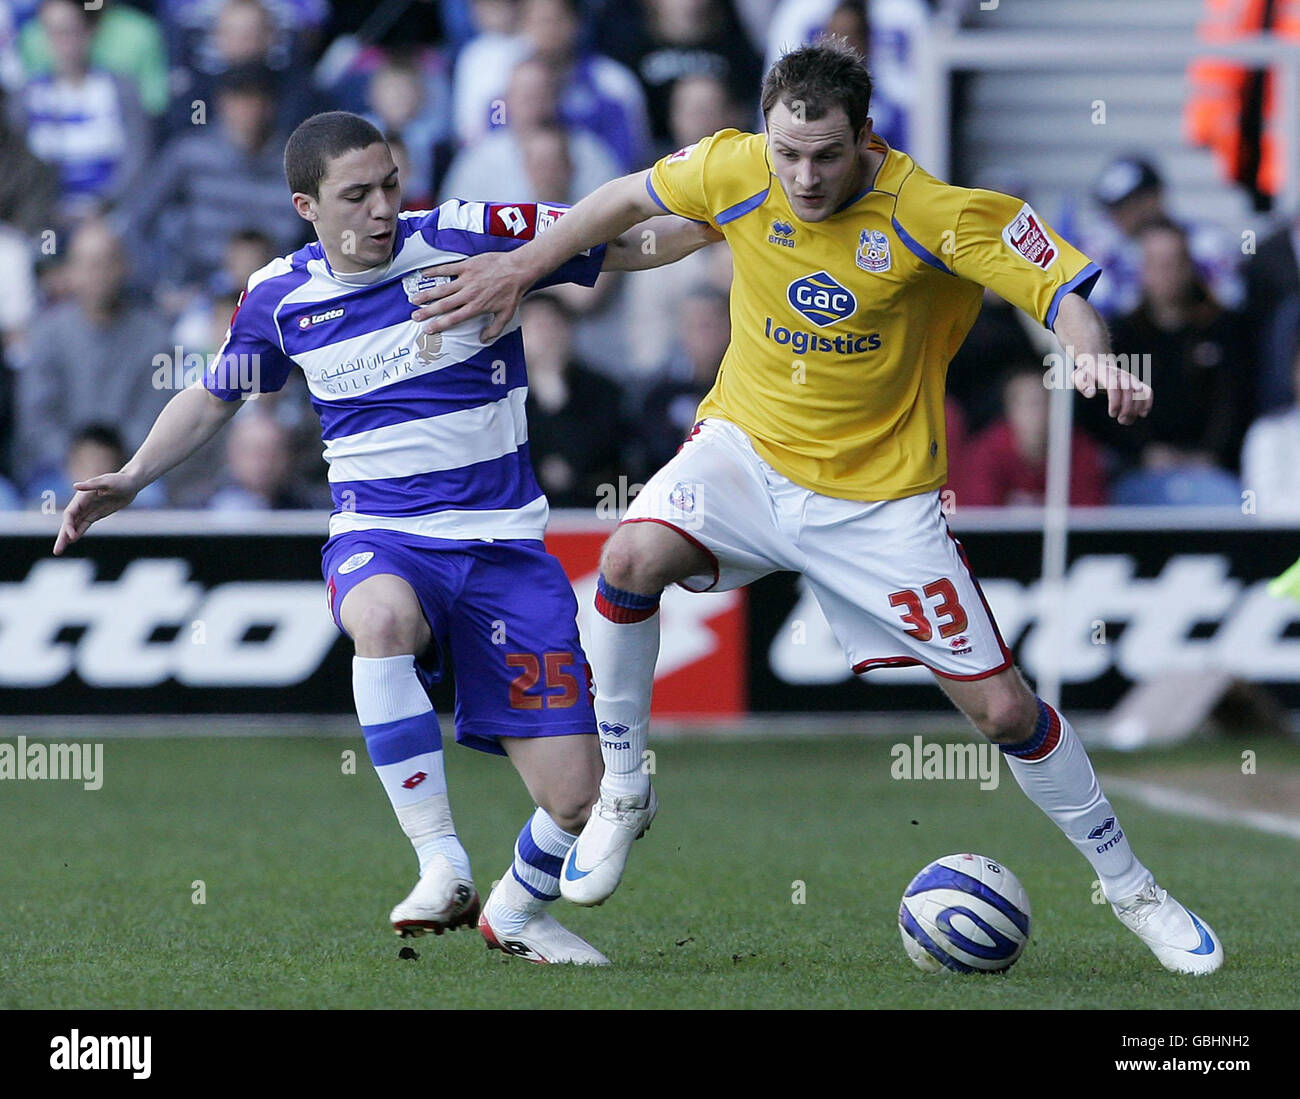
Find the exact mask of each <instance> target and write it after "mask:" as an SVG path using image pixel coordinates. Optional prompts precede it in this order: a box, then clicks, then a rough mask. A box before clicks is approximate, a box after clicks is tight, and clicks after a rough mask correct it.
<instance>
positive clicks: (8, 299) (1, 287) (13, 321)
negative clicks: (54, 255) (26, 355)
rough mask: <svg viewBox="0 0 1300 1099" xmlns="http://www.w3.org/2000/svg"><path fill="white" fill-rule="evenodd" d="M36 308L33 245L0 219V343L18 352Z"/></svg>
mask: <svg viewBox="0 0 1300 1099" xmlns="http://www.w3.org/2000/svg"><path fill="white" fill-rule="evenodd" d="M35 312H36V276H35V273H34V271H33V267H32V246H31V244H30V243H28V241H27V238H25V237H24V236H23V235H22V234H21V233H20V232H18V230H16V229H11V228H10V227H9V226H7V225H5V224H3V223H0V346H2V347H4V348H5V349H6V350H8V351H10V352H18V353H21V349H22V346H23V344H24V342H25V340H26V336H27V329H28V326H29V325H30V324H31V322H32V317H33V316H34V315H35Z"/></svg>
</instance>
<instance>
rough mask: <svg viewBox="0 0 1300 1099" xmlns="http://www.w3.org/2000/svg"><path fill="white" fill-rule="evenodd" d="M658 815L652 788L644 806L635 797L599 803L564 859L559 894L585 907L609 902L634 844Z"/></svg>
mask: <svg viewBox="0 0 1300 1099" xmlns="http://www.w3.org/2000/svg"><path fill="white" fill-rule="evenodd" d="M657 812H659V796H658V795H657V794H656V793H655V791H654V787H653V786H652V787H650V796H649V797H648V798H647V799H646V800H645V802H644V803H643V802H641V800H640V799H639V798H637V797H636V795H629V796H628V797H621V798H614V799H613V800H612V801H606V800H605V799H604V798H603V797H602V798H601V799H600V800H598V801H597V802H596V804H595V807H594V808H593V809H592V811H591V817H590V818H589V819H588V820H587V824H586V826H585V827H584V828H583V829H582V833H581V834H580V835H579V836H578V842H577V843H575V844H574V845H573V846H572V847H571V848H569V853H568V855H566V856H565V858H564V866H563V867H562V868H561V870H560V895H561V896H562V897H564V899H565V900H566V901H571V902H573V903H574V904H580V905H585V906H590V905H594V904H603V903H604V902H605V901H606V900H608V899H609V897H610V894H612V893H613V892H614V890H615V889H617V888H618V883H619V882H620V881H621V880H622V878H623V869H624V867H626V866H627V856H628V853H629V850H630V849H631V847H632V844H633V842H634V841H635V840H639V839H640V838H641V837H642V836H644V835H645V834H646V832H648V831H649V830H650V822H651V821H652V820H654V819H655V814H656V813H657Z"/></svg>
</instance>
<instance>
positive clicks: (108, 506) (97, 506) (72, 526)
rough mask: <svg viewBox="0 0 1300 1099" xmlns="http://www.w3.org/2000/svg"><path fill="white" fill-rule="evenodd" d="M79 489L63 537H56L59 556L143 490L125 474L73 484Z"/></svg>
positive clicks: (67, 514)
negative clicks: (97, 523)
mask: <svg viewBox="0 0 1300 1099" xmlns="http://www.w3.org/2000/svg"><path fill="white" fill-rule="evenodd" d="M72 487H73V488H74V489H76V490H77V492H76V495H75V496H73V497H72V500H71V502H70V503H69V504H68V506H67V507H66V508H65V509H64V511H63V522H62V524H61V525H60V526H59V536H58V537H57V538H56V539H55V540H54V554H55V556H56V557H57V556H59V555H60V554H62V553H63V551H64V550H65V549H67V548H68V546H69V545H71V544H72V543H73V542H75V541H77V539H79V538H80V537H81V536H82V535H83V534H85V533H86V531H87V530H89V529H90V525H91V523H95V522H98V521H99V520H100V519H103V518H104V517H105V516H106V515H112V514H113V512H115V511H120V510H121V509H122V508H124V507H126V505H127V504H129V503H130V502H131V501H132V500H134V499H135V497H136V493H138V492H139V491H140V490H139V488H138V487H136V485H135V483H134V482H133V481H132V480H131V478H130V477H128V476H127V475H126V474H125V473H102V474H100V475H99V476H98V477H91V478H89V479H88V480H85V481H78V482H77V483H76V484H75V485H73V486H72Z"/></svg>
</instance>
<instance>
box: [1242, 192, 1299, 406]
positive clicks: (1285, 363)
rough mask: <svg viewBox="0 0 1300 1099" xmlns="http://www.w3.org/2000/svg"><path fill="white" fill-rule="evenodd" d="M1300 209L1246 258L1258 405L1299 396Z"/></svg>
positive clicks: (1286, 403) (1276, 403)
mask: <svg viewBox="0 0 1300 1099" xmlns="http://www.w3.org/2000/svg"><path fill="white" fill-rule="evenodd" d="M1298 257H1300V215H1297V216H1296V217H1295V218H1293V219H1292V220H1291V222H1290V223H1289V224H1287V225H1284V226H1283V227H1282V228H1281V229H1279V230H1278V231H1277V232H1276V233H1274V234H1273V235H1272V236H1269V237H1265V238H1264V240H1263V241H1262V242H1261V243H1260V245H1259V250H1258V251H1257V252H1256V254H1255V255H1254V256H1252V257H1251V259H1250V260H1249V261H1248V262H1247V263H1246V266H1245V271H1244V272H1243V273H1244V275H1245V281H1246V305H1245V324H1246V330H1247V332H1249V333H1250V337H1251V340H1252V344H1253V349H1254V354H1255V363H1256V369H1257V375H1256V388H1255V395H1254V400H1255V411H1257V412H1272V411H1274V410H1276V409H1280V408H1287V407H1289V406H1290V404H1291V402H1292V401H1293V400H1294V399H1297V398H1300V393H1297V392H1295V391H1294V390H1293V388H1292V374H1291V364H1292V362H1293V361H1294V359H1295V355H1296V352H1297V351H1300V340H1297V338H1296V337H1297V334H1300V258H1298Z"/></svg>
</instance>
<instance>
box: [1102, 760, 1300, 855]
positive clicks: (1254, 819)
mask: <svg viewBox="0 0 1300 1099" xmlns="http://www.w3.org/2000/svg"><path fill="white" fill-rule="evenodd" d="M1101 785H1102V789H1103V790H1107V791H1111V790H1113V791H1114V792H1115V793H1117V794H1123V795H1124V796H1125V797H1130V798H1133V799H1134V800H1135V801H1140V802H1142V803H1143V804H1144V805H1149V806H1151V808H1153V809H1163V810H1165V811H1166V812H1168V813H1181V814H1183V815H1184V816H1189V817H1200V818H1202V819H1204V820H1213V821H1218V822H1220V823H1222V824H1239V825H1242V826H1243V827H1246V828H1254V829H1255V830H1256V831H1258V832H1269V833H1271V834H1273V835H1275V836H1289V837H1290V838H1291V839H1293V840H1300V820H1297V819H1296V818H1295V817H1286V816H1283V815H1282V814H1281V813H1261V812H1258V811H1257V810H1254V809H1233V808H1232V807H1230V806H1227V805H1224V804H1223V803H1222V802H1218V801H1214V800H1213V799H1212V798H1207V797H1202V796H1201V795H1200V794H1189V793H1187V792H1186V791H1185V790H1174V789H1170V788H1169V787H1168V786H1160V785H1158V784H1157V783H1154V782H1140V781H1138V780H1137V779H1131V778H1116V777H1113V776H1112V777H1110V778H1103V779H1101Z"/></svg>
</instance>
